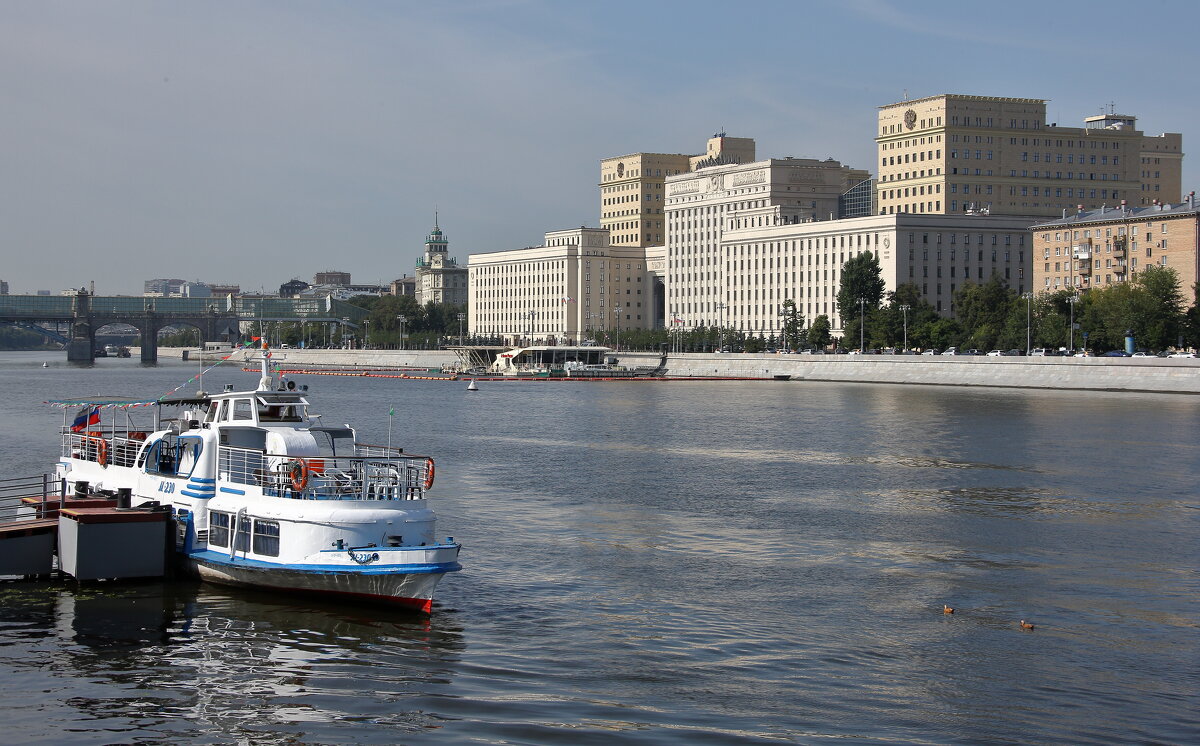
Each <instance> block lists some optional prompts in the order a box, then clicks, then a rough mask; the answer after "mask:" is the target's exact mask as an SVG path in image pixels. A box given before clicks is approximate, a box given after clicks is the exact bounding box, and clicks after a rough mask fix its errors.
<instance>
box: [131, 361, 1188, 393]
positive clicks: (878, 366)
mask: <svg viewBox="0 0 1200 746" xmlns="http://www.w3.org/2000/svg"><path fill="white" fill-rule="evenodd" d="M163 352H164V350H160V355H161V356H164V357H165V355H162V353H163ZM196 354H197V353H196V352H195V351H194V350H193V351H192V352H191V357H192V359H195V355H196ZM244 354H245V353H238V355H239V356H240V355H244ZM276 354H277V355H279V356H282V357H283V360H282V362H283V363H284V364H285V365H288V366H295V367H304V366H305V365H312V366H314V367H316V366H324V367H348V368H355V367H358V368H372V367H379V368H399V367H410V368H418V369H428V368H440V367H442V366H443V365H452V364H454V362H455V356H454V354H453V353H448V352H441V351H437V350H280V351H277V352H276ZM210 355H211V353H210V354H209V355H206V356H205V359H206V360H208V359H212V360H213V361H214V362H215V361H216V360H217V359H219V357H210ZM135 356H136V355H135ZM617 356H618V357H619V358H620V362H621V364H623V365H630V366H634V365H648V366H655V365H658V362H659V360H660V357H659V356H658V355H656V354H653V353H649V352H620V353H617ZM231 362H232V361H231ZM667 375H669V376H680V377H729V378H777V377H778V378H783V377H786V378H787V379H789V380H792V381H850V382H856V383H908V384H929V385H942V386H1002V387H1018V388H1046V389H1078V390H1094V391H1142V392H1160V393H1188V394H1200V359H1196V360H1192V359H1171V358H1102V357H1098V358H1062V357H966V356H963V357H957V356H956V357H945V356H936V357H931V356H919V355H914V356H904V355H901V356H893V355H861V356H860V355H773V354H765V353H764V354H750V355H748V354H739V353H734V354H712V353H690V354H684V355H674V356H671V357H669V358H668V360H667Z"/></svg>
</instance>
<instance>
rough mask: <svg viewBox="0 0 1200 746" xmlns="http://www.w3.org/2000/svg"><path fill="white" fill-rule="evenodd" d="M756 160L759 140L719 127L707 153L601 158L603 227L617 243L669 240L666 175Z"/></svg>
mask: <svg viewBox="0 0 1200 746" xmlns="http://www.w3.org/2000/svg"><path fill="white" fill-rule="evenodd" d="M753 160H754V140H753V139H751V138H748V137H728V136H726V135H725V133H724V132H718V133H717V134H715V135H713V136H712V137H711V138H709V140H708V145H707V147H706V149H705V152H704V154H702V155H684V154H682V153H631V154H629V155H620V156H616V157H613V158H605V159H604V160H602V161H600V227H601V228H607V229H608V231H609V233H610V234H611V235H612V244H613V245H614V246H639V247H645V246H653V245H656V244H662V243H663V241H665V240H666V239H665V236H666V228H665V226H664V223H665V218H664V212H663V210H664V201H665V199H666V198H665V196H664V195H665V191H664V186H665V181H666V178H667V177H668V176H674V175H676V174H682V173H687V172H688V171H693V170H695V169H696V168H703V167H706V166H715V165H722V164H729V163H749V162H751V161H753Z"/></svg>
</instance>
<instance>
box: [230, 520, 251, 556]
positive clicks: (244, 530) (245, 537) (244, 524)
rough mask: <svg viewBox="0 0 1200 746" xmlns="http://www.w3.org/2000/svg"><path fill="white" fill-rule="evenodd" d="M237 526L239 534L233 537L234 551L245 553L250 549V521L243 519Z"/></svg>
mask: <svg viewBox="0 0 1200 746" xmlns="http://www.w3.org/2000/svg"><path fill="white" fill-rule="evenodd" d="M237 524H238V525H237V534H236V535H234V537H233V551H235V552H245V551H246V550H248V549H249V548H250V519H249V518H242V519H241V520H239V521H238V522H237Z"/></svg>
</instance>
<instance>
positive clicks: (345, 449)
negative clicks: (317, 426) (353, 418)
mask: <svg viewBox="0 0 1200 746" xmlns="http://www.w3.org/2000/svg"><path fill="white" fill-rule="evenodd" d="M310 432H311V433H312V436H313V438H314V439H316V441H317V449H318V451H319V452H320V454H321V456H323V457H325V458H335V457H338V456H353V455H354V431H353V430H351V429H349V428H342V429H338V430H311V431H310Z"/></svg>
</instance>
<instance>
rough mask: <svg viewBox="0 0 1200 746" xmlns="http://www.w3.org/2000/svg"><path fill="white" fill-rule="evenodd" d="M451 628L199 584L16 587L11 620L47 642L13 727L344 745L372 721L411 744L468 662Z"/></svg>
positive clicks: (19, 695)
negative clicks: (422, 701) (349, 727)
mask: <svg viewBox="0 0 1200 746" xmlns="http://www.w3.org/2000/svg"><path fill="white" fill-rule="evenodd" d="M309 612H312V613H309ZM453 615H454V614H453V612H444V613H442V614H440V615H439V616H438V617H437V623H436V624H435V623H434V622H433V621H431V620H430V618H428V617H424V616H414V615H412V614H407V613H403V612H401V611H399V610H387V609H379V608H370V607H361V606H355V605H349V606H345V607H342V606H336V607H335V606H333V605H317V606H311V605H310V606H309V607H308V608H305V609H302V610H298V609H297V607H296V605H295V603H294V602H289V601H288V600H287V599H279V600H276V599H275V598H273V597H272V596H271V595H270V594H266V595H259V594H257V593H255V592H252V591H241V590H238V589H221V588H216V587H213V586H208V585H200V584H198V583H193V582H168V583H145V584H133V585H107V586H106V587H105V589H104V590H103V591H102V592H101V591H99V590H97V589H96V588H94V587H93V588H86V587H78V586H74V585H72V586H63V585H46V584H44V583H42V584H33V583H24V582H17V583H10V584H6V585H4V586H3V587H2V588H0V618H4V619H6V620H8V621H13V617H14V616H17V617H20V618H21V620H22V621H23V622H25V623H26V624H28V628H29V630H31V631H32V630H34V629H36V630H37V634H38V635H39V636H41V637H42V638H43V639H42V640H41V641H40V642H39V643H38V644H37V646H36V652H35V653H33V654H32V655H27V656H26V660H24V661H23V663H22V666H23V668H24V669H25V670H26V672H27V675H25V676H24V679H25V681H23V682H22V691H21V692H10V696H9V700H10V702H9V705H10V708H13V709H12V710H10V711H14V712H28V713H29V714H28V716H27V717H28V720H23V718H24V717H25V716H22V715H14V717H13V719H12V720H11V721H10V722H11V725H12V727H13V728H14V730H12V731H10V733H19V732H32V730H34V729H36V728H39V727H41V728H43V729H45V728H56V727H61V726H63V725H65V724H67V723H71V722H78V721H80V720H85V721H88V726H87V728H88V730H89V732H92V733H97V732H107V733H109V734H110V735H112V734H115V733H120V732H124V731H128V732H129V733H130V735H133V734H134V733H136V736H137V737H136V739H134V740H137V741H138V742H146V741H147V739H148V740H149V741H152V742H168V741H169V742H185V741H186V742H195V743H200V742H203V743H218V742H221V743H224V742H230V743H233V742H238V743H254V744H261V743H296V740H297V738H298V737H306V738H311V739H314V740H313V742H319V743H332V742H338V741H339V740H340V738H339V737H338V736H336V735H335V734H336V733H337V730H336V729H337V728H341V727H345V726H344V721H356V722H358V721H362V720H364V719H368V720H371V721H372V722H373V723H374V724H376V725H381V726H391V727H386V728H384V729H382V730H380V731H379V734H380V736H381V738H382V739H383V740H382V741H379V742H385V741H386V742H398V741H403V740H404V735H403V734H404V732H406V731H411V730H414V729H416V730H419V731H421V732H427V731H428V729H429V728H437V727H438V726H439V723H438V722H437V721H436V720H435V719H433V718H431V717H429V716H427V715H424V714H423V713H422V712H421V708H420V707H418V706H416V705H412V706H406V705H405V704H404V701H405V700H406V699H413V698H418V697H425V696H430V695H433V694H436V693H437V692H438V691H440V690H441V688H442V687H444V686H446V685H448V684H449V683H450V682H451V680H452V679H453V677H454V675H455V672H456V668H457V666H458V664H459V660H460V656H461V653H462V650H463V641H462V635H461V630H460V629H458V628H457V627H456V626H455V624H454V620H453ZM26 650H27V652H28V647H26ZM9 681H10V682H12V681H13V680H12V679H11V678H10V679H9ZM30 687H32V688H30ZM37 692H53V695H52V696H47V695H46V694H37ZM321 724H329V725H321ZM322 728H330V730H328V731H322V730H321V729H322ZM301 734H303V736H302V735H301ZM322 734H323V735H322ZM126 738H128V737H126ZM114 740H116V741H121V742H124V739H122V738H120V737H117V738H115V739H114ZM355 740H361V739H360V738H356V739H355ZM370 741H371V739H369V738H368V739H367V742H370Z"/></svg>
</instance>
